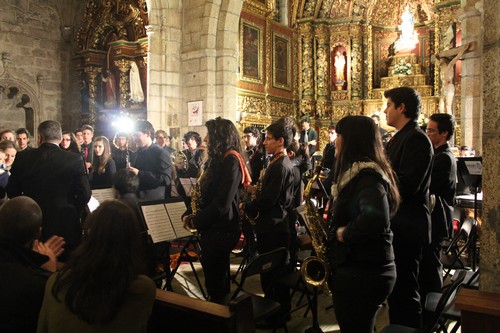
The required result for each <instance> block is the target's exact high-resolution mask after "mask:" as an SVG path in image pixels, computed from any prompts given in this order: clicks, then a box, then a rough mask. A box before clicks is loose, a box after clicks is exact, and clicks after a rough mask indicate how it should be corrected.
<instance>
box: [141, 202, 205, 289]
mask: <svg viewBox="0 0 500 333" xmlns="http://www.w3.org/2000/svg"><path fill="white" fill-rule="evenodd" d="M137 205H138V206H139V212H140V215H141V219H142V221H143V223H144V226H145V228H146V230H147V232H148V235H149V237H150V239H151V241H152V243H153V244H159V243H167V244H168V248H169V249H170V243H171V242H172V241H179V240H180V243H182V245H181V246H180V248H181V250H180V252H179V261H178V263H177V265H176V267H175V268H174V269H173V270H171V269H170V251H168V254H167V256H166V257H167V258H165V259H166V260H165V261H166V262H165V263H164V265H165V267H164V268H165V272H166V285H165V288H166V289H167V290H169V291H173V289H172V279H173V277H174V275H175V273H176V272H177V269H178V268H179V265H180V263H181V261H182V258H183V256H188V248H189V246H190V245H191V244H193V243H194V242H195V241H196V235H194V234H193V233H192V232H190V231H188V230H186V229H184V226H183V223H182V215H183V214H184V212H185V211H186V204H185V203H184V200H183V199H182V198H167V199H164V200H153V201H140V202H138V203H137ZM190 264H191V269H192V270H193V273H194V275H195V277H196V281H197V282H198V285H199V287H200V290H201V292H202V294H203V296H204V297H205V298H207V297H206V294H205V291H204V289H203V287H202V285H201V282H200V279H199V278H198V274H197V273H196V270H195V268H194V266H193V264H192V262H190Z"/></svg>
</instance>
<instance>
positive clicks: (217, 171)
mask: <svg viewBox="0 0 500 333" xmlns="http://www.w3.org/2000/svg"><path fill="white" fill-rule="evenodd" d="M206 127H207V129H208V134H207V136H206V137H205V139H204V140H205V142H206V143H207V152H208V159H207V161H206V163H205V165H204V173H203V175H202V176H201V177H200V181H199V192H200V196H199V199H197V197H196V196H193V201H194V202H193V205H194V206H195V207H197V210H196V212H195V213H194V214H191V215H188V216H185V217H184V223H185V224H186V226H188V227H190V228H194V229H197V230H198V231H199V232H200V233H201V251H202V253H201V264H202V266H203V272H204V274H205V286H206V288H207V291H208V295H209V297H210V300H211V301H212V302H217V303H221V302H222V301H223V298H224V296H225V295H226V294H228V293H229V291H230V288H229V276H228V274H229V255H230V253H231V250H232V249H233V248H234V247H235V245H236V243H237V242H238V239H239V237H240V234H241V231H240V226H239V222H238V221H239V211H238V203H239V201H240V192H241V190H242V189H243V187H245V186H247V185H249V184H250V182H251V179H250V174H249V172H248V170H247V168H246V164H245V161H244V160H243V157H242V156H243V149H242V145H241V140H240V135H239V133H238V131H237V130H236V127H235V126H234V124H233V123H232V122H231V121H229V120H227V119H222V118H220V117H218V118H216V119H213V120H209V121H207V123H206Z"/></svg>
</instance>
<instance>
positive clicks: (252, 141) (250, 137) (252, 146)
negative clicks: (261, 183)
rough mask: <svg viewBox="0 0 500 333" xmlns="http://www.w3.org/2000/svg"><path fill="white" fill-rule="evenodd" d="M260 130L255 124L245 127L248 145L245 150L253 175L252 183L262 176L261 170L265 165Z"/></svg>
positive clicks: (244, 138) (246, 143)
mask: <svg viewBox="0 0 500 333" xmlns="http://www.w3.org/2000/svg"><path fill="white" fill-rule="evenodd" d="M258 140H259V130H258V129H257V128H255V127H253V126H249V127H245V129H244V130H243V141H244V142H245V145H246V150H245V152H246V153H247V158H248V162H247V164H248V165H249V166H250V174H251V176H252V185H255V183H257V181H258V180H259V177H260V171H261V170H262V167H263V165H264V158H265V156H264V154H263V152H262V150H261V149H259V144H258Z"/></svg>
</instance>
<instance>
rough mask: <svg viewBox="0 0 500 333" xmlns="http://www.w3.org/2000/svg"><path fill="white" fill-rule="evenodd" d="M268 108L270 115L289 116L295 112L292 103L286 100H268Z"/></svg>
mask: <svg viewBox="0 0 500 333" xmlns="http://www.w3.org/2000/svg"><path fill="white" fill-rule="evenodd" d="M269 109H270V113H271V116H272V117H277V118H281V117H289V116H290V115H293V114H295V112H294V105H293V104H291V103H287V102H280V101H274V100H270V101H269Z"/></svg>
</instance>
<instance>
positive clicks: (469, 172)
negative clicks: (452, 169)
mask: <svg viewBox="0 0 500 333" xmlns="http://www.w3.org/2000/svg"><path fill="white" fill-rule="evenodd" d="M457 171H458V176H459V177H460V179H461V180H462V181H463V183H464V185H465V186H468V187H469V188H470V189H471V191H472V192H473V194H474V220H475V221H477V194H478V193H479V192H481V186H482V182H483V158H482V157H480V156H478V157H459V158H458V161H457ZM472 237H473V241H472V242H471V244H472V245H471V246H473V249H472V269H474V270H475V269H476V241H477V232H474V235H472Z"/></svg>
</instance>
